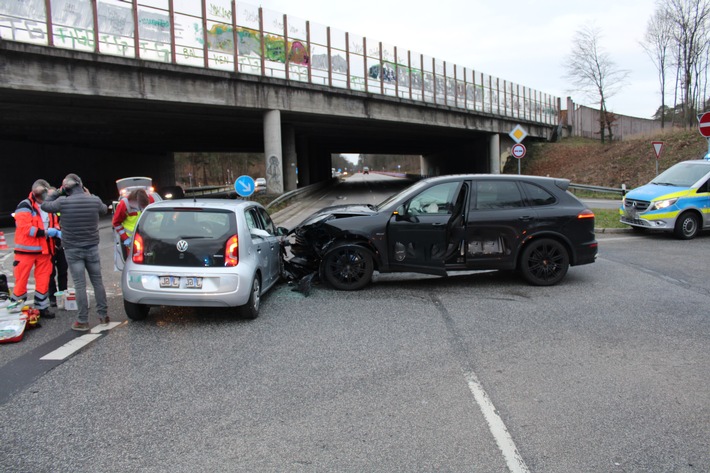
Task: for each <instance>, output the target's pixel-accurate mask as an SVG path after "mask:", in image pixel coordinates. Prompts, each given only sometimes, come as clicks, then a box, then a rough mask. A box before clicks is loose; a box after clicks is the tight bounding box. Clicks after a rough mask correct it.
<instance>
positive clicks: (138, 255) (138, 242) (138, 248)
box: [132, 233, 144, 264]
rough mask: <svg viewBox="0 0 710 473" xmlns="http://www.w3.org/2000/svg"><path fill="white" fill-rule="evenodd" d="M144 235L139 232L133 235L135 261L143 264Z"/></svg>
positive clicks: (133, 256)
mask: <svg viewBox="0 0 710 473" xmlns="http://www.w3.org/2000/svg"><path fill="white" fill-rule="evenodd" d="M143 250H144V248H143V237H142V236H140V234H139V233H136V234H135V235H133V255H132V258H133V262H134V263H137V264H143V257H144V254H143Z"/></svg>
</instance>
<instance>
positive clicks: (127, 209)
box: [111, 197, 153, 241]
mask: <svg viewBox="0 0 710 473" xmlns="http://www.w3.org/2000/svg"><path fill="white" fill-rule="evenodd" d="M149 200H150V202H151V203H152V202H153V199H152V197H149ZM140 215H141V209H140V207H138V205H132V203H131V201H130V200H128V198H127V197H123V198H122V199H121V200H120V202H119V203H118V205H116V210H115V211H114V214H113V220H112V222H111V223H112V224H113V229H114V231H115V232H116V233H118V236H119V237H121V241H126V240H127V239H129V238H131V237H132V236H133V232H134V231H135V229H136V223H138V217H140Z"/></svg>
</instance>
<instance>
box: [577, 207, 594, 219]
mask: <svg viewBox="0 0 710 473" xmlns="http://www.w3.org/2000/svg"><path fill="white" fill-rule="evenodd" d="M577 218H594V212H592V211H591V210H589V209H585V210H582V211H581V212H580V213H579V214H578V215H577Z"/></svg>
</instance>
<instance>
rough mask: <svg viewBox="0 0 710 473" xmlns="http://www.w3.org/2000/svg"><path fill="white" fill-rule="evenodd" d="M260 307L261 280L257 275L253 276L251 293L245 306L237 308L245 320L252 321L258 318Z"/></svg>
mask: <svg viewBox="0 0 710 473" xmlns="http://www.w3.org/2000/svg"><path fill="white" fill-rule="evenodd" d="M260 305H261V278H260V277H259V274H255V275H254V279H253V280H252V283H251V292H250V293H249V300H248V301H247V303H246V304H244V305H243V306H241V307H239V313H240V314H241V315H242V317H244V318H246V319H251V320H254V319H255V318H257V317H259V306H260Z"/></svg>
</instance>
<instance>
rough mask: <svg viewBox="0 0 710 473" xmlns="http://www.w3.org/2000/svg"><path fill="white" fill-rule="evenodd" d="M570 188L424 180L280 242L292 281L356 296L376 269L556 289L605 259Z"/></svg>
mask: <svg viewBox="0 0 710 473" xmlns="http://www.w3.org/2000/svg"><path fill="white" fill-rule="evenodd" d="M569 184H570V182H569V180H567V179H555V178H549V177H538V176H521V175H492V174H468V175H449V176H439V177H433V178H428V179H423V180H420V181H418V182H416V183H415V184H413V185H411V186H410V187H408V188H406V189H404V190H403V191H401V192H399V193H397V194H395V195H393V196H392V197H390V198H389V199H387V200H385V201H384V202H382V203H381V204H379V205H377V206H374V205H369V204H356V205H344V206H335V207H328V208H325V209H322V210H320V211H318V212H315V213H314V214H312V215H311V216H309V217H307V218H306V219H305V220H304V221H303V222H302V223H300V224H299V225H297V226H296V227H294V228H293V229H292V230H291V231H290V232H289V234H288V235H287V237H286V238H284V239H283V240H282V245H283V247H284V248H283V251H284V265H285V270H286V273H287V274H291V275H292V276H293V277H294V278H300V277H305V276H307V275H309V274H314V273H315V274H318V275H319V277H321V278H323V279H325V280H326V281H327V282H328V283H329V284H330V285H331V286H333V287H334V288H336V289H340V290H357V289H361V288H363V287H364V286H366V285H367V284H368V283H369V282H370V281H371V279H372V274H373V271H379V272H380V273H386V272H418V273H425V274H434V275H440V276H446V275H447V274H448V273H449V272H453V271H467V270H483V269H502V270H517V271H518V272H519V273H520V274H521V275H522V276H523V278H525V279H526V280H527V281H528V282H529V283H531V284H533V285H538V286H548V285H553V284H557V283H558V282H560V281H561V280H562V279H563V278H564V276H565V275H566V274H567V270H568V268H569V266H577V265H584V264H589V263H593V262H594V261H595V260H596V256H597V240H596V239H595V235H594V213H593V212H592V211H591V210H590V209H589V208H587V206H586V205H585V204H584V203H582V202H581V201H580V200H579V199H577V198H576V197H575V196H574V195H572V194H571V193H570V192H568V191H567V189H568V187H569Z"/></svg>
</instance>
